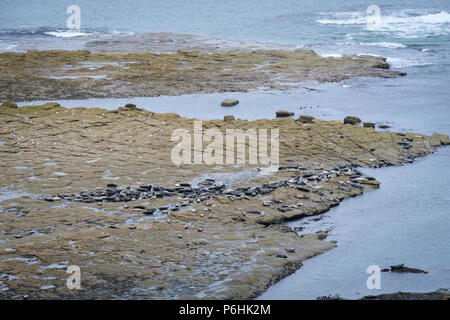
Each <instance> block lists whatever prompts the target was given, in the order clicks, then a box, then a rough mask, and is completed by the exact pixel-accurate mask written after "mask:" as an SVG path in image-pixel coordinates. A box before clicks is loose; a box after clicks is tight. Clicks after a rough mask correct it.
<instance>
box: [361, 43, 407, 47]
mask: <svg viewBox="0 0 450 320" xmlns="http://www.w3.org/2000/svg"><path fill="white" fill-rule="evenodd" d="M359 45H361V46H371V47H381V48H389V49H398V48H406V46H405V45H404V44H403V43H398V42H360V43H359Z"/></svg>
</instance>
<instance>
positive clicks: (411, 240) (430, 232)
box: [259, 147, 450, 299]
mask: <svg viewBox="0 0 450 320" xmlns="http://www.w3.org/2000/svg"><path fill="white" fill-rule="evenodd" d="M449 158H450V148H448V147H447V148H442V149H440V150H439V151H438V152H437V153H435V154H434V155H431V156H428V157H426V158H421V159H419V160H417V161H416V162H415V163H414V164H409V165H405V166H402V167H388V168H382V169H364V170H363V171H364V172H365V173H366V174H368V175H374V176H376V177H377V179H378V180H379V181H380V182H381V188H380V189H378V190H375V191H371V192H366V193H364V194H363V195H361V196H359V197H357V198H353V199H347V200H344V201H343V202H342V203H341V204H340V206H338V207H335V208H332V209H331V210H330V211H329V212H327V213H325V214H324V217H323V218H322V219H321V220H319V221H316V222H314V221H309V222H308V224H307V225H305V224H304V225H302V223H303V222H305V220H304V219H303V220H298V221H293V222H290V223H289V224H288V225H289V226H291V227H294V226H303V227H306V228H305V230H304V232H308V231H309V232H316V231H317V230H324V229H330V228H331V229H332V231H331V232H330V233H329V236H328V238H327V240H336V241H337V242H338V247H337V248H335V249H333V250H331V251H328V252H326V253H324V254H322V255H320V256H317V257H314V258H312V259H310V260H308V261H306V262H305V263H304V265H303V267H302V268H301V269H299V270H298V271H297V272H296V273H294V274H293V275H291V276H289V277H287V278H285V279H283V280H281V281H280V282H279V283H277V284H275V285H274V286H272V287H270V288H269V290H268V291H267V292H265V293H264V294H263V295H261V296H260V297H259V298H261V299H315V298H317V297H319V296H324V295H335V294H339V295H340V296H341V297H344V298H360V297H362V296H364V295H375V294H380V293H388V292H395V291H417V292H426V291H434V290H436V289H439V288H449V287H450V276H449V274H450V253H449V251H448V243H450V234H449V233H448V230H449V228H450V216H449V214H448V213H449V204H450V195H449V193H448V177H449V176H450V168H449V167H448V160H449ZM400 263H405V265H407V266H411V267H414V268H420V269H424V270H427V271H428V272H429V273H428V274H409V273H405V274H398V273H381V290H369V289H367V287H366V280H367V278H368V277H369V276H370V275H369V274H367V273H366V269H367V267H368V266H369V265H378V266H380V268H381V269H383V268H386V267H389V266H391V265H396V264H400Z"/></svg>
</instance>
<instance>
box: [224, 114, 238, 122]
mask: <svg viewBox="0 0 450 320" xmlns="http://www.w3.org/2000/svg"><path fill="white" fill-rule="evenodd" d="M233 120H235V119H234V116H230V115H229V116H224V117H223V121H233Z"/></svg>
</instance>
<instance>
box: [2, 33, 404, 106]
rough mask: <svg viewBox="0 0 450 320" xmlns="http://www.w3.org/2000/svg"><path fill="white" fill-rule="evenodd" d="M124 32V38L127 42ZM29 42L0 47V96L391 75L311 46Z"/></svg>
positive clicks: (377, 65) (261, 85)
mask: <svg viewBox="0 0 450 320" xmlns="http://www.w3.org/2000/svg"><path fill="white" fill-rule="evenodd" d="M123 41H124V40H123V39H122V40H121V42H120V43H122V44H123ZM159 49H160V46H158V45H155V44H151V43H150V45H149V46H148V48H147V51H146V52H142V51H138V52H126V53H125V52H116V51H114V50H113V49H112V48H111V47H109V46H107V47H105V50H108V51H106V52H91V51H89V50H76V51H64V50H46V51H38V50H28V51H27V52H23V53H21V52H3V53H0V101H1V100H11V101H15V102H18V101H31V100H54V99H85V98H105V97H108V98H128V97H150V96H160V95H180V94H193V93H217V92H246V91H249V90H256V89H258V90H260V89H265V90H283V89H289V88H297V87H302V83H305V82H307V81H319V82H336V81H342V80H345V79H349V78H353V77H384V78H393V77H398V76H403V75H405V73H404V72H401V71H393V70H390V69H389V64H388V63H387V62H386V59H385V58H383V57H375V56H369V55H360V56H343V57H341V58H333V57H322V56H320V55H318V54H316V53H315V52H314V51H312V50H307V49H295V50H275V49H254V50H253V49H251V48H235V49H233V50H231V51H224V50H223V49H214V48H210V46H208V45H203V46H200V45H199V46H197V47H193V48H192V47H187V48H186V49H187V50H177V51H175V52H164V53H162V52H159Z"/></svg>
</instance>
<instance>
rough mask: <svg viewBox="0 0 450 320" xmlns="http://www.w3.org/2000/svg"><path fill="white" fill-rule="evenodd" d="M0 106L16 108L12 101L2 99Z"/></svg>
mask: <svg viewBox="0 0 450 320" xmlns="http://www.w3.org/2000/svg"><path fill="white" fill-rule="evenodd" d="M0 107H1V108H11V109H16V108H17V104H15V103H14V102H10V101H3V103H2V104H1V105H0Z"/></svg>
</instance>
